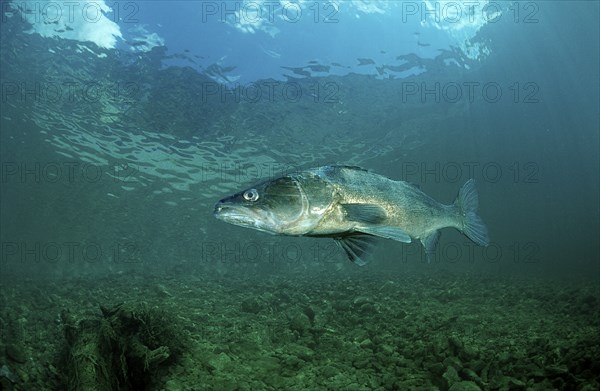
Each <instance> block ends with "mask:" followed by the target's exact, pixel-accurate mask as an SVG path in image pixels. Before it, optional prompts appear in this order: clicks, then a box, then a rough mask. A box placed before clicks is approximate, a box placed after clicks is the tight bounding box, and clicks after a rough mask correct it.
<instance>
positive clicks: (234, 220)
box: [213, 202, 273, 232]
mask: <svg viewBox="0 0 600 391" xmlns="http://www.w3.org/2000/svg"><path fill="white" fill-rule="evenodd" d="M213 215H214V216H215V217H216V218H217V219H219V220H221V221H224V222H226V223H229V224H233V225H239V226H242V227H248V228H254V229H256V230H259V231H265V232H273V228H272V225H273V222H272V221H269V220H270V219H268V218H267V216H264V215H263V214H261V213H259V212H258V211H254V210H252V209H250V208H246V207H242V206H237V205H231V204H227V203H224V202H217V204H216V205H215V210H214V212H213Z"/></svg>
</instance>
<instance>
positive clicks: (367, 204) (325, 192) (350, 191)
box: [214, 166, 489, 265]
mask: <svg viewBox="0 0 600 391" xmlns="http://www.w3.org/2000/svg"><path fill="white" fill-rule="evenodd" d="M477 208H478V196H477V191H476V189H475V185H474V181H473V180H469V181H467V182H466V183H465V185H464V186H463V187H462V188H461V190H460V192H459V195H458V197H457V199H456V201H455V202H454V204H451V205H444V204H441V203H439V202H437V201H436V200H434V199H433V198H431V197H429V196H428V195H427V194H425V193H423V192H422V191H421V190H420V189H418V188H417V187H416V186H414V185H411V184H409V183H407V182H403V181H394V180H391V179H389V178H386V177H384V176H381V175H378V174H375V173H372V172H370V171H367V170H364V169H362V168H359V167H353V166H323V167H318V168H313V169H309V170H305V171H300V172H296V173H292V174H288V175H284V176H282V177H280V178H277V179H275V180H270V181H265V182H261V183H259V184H257V185H255V186H253V187H252V188H249V189H247V190H244V191H242V192H239V193H236V194H234V195H232V196H229V197H226V198H224V199H222V200H220V201H219V202H218V203H217V204H216V205H215V212H214V213H215V217H217V218H218V219H221V220H223V221H225V222H228V223H231V224H235V225H240V226H244V227H248V228H253V229H257V230H260V231H264V232H268V233H272V234H279V235H293V236H312V237H330V238H333V239H335V240H336V242H337V243H338V244H339V245H340V246H341V247H342V248H343V249H344V251H345V252H346V255H347V256H348V258H349V259H350V260H351V261H353V262H355V263H356V264H359V265H364V264H365V263H366V262H365V260H364V258H365V255H367V253H368V252H370V251H371V250H372V248H373V246H374V243H375V241H374V239H375V238H377V237H381V238H387V239H393V240H397V241H400V242H405V243H410V242H411V241H412V239H418V240H420V241H421V242H422V243H423V245H424V247H425V250H426V252H427V255H428V257H430V256H431V254H432V253H433V251H434V250H435V245H436V243H437V240H438V238H439V230H440V229H441V228H445V227H454V228H456V229H458V230H460V231H461V232H463V233H464V234H466V235H467V236H468V237H469V238H470V239H471V240H473V241H474V242H475V243H477V244H479V245H487V244H488V243H489V239H488V233H487V228H486V227H485V225H484V223H483V222H482V220H481V219H480V218H479V216H478V215H477Z"/></svg>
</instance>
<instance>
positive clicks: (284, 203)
mask: <svg viewBox="0 0 600 391" xmlns="http://www.w3.org/2000/svg"><path fill="white" fill-rule="evenodd" d="M309 184H310V185H312V186H311V187H307V186H306V185H309ZM313 188H314V184H311V183H308V182H307V181H306V178H304V177H302V176H298V175H285V176H282V177H280V178H277V179H274V180H270V181H265V182H261V183H259V184H256V185H254V186H252V187H250V188H248V189H245V190H243V191H241V192H239V193H236V194H234V195H232V196H229V197H225V198H223V199H222V200H220V201H219V202H217V203H216V205H215V210H214V215H215V217H216V218H217V219H219V220H222V221H225V222H227V223H230V224H234V225H239V226H242V227H246V228H252V229H256V230H258V231H263V232H268V233H272V234H279V235H303V234H306V233H308V232H310V230H311V229H312V228H313V227H314V226H316V225H317V224H318V222H319V220H320V218H321V216H320V215H319V214H315V213H314V210H315V208H314V207H311V201H310V194H309V193H307V190H311V189H313Z"/></svg>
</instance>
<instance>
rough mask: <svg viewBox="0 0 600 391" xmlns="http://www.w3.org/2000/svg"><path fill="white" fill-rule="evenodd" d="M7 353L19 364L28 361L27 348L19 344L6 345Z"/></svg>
mask: <svg viewBox="0 0 600 391" xmlns="http://www.w3.org/2000/svg"><path fill="white" fill-rule="evenodd" d="M6 355H7V356H8V358H10V359H11V360H13V361H14V362H18V363H19V364H24V363H25V362H27V355H26V354H25V348H23V346H21V345H19V344H9V345H7V346H6Z"/></svg>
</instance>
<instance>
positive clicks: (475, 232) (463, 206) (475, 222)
mask: <svg viewBox="0 0 600 391" xmlns="http://www.w3.org/2000/svg"><path fill="white" fill-rule="evenodd" d="M454 206H455V207H456V209H457V210H458V214H459V229H460V230H461V232H462V233H464V234H465V235H467V237H468V238H469V239H471V240H472V241H473V242H475V243H477V244H478V245H480V246H487V245H488V244H489V243H490V238H489V236H488V230H487V227H486V226H485V224H484V222H483V220H481V217H479V215H478V214H477V209H478V207H479V196H478V195H477V189H476V188H475V181H474V180H473V179H469V180H468V181H467V182H466V183H465V184H464V185H463V187H462V188H461V189H460V191H459V192H458V197H457V198H456V201H454Z"/></svg>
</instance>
